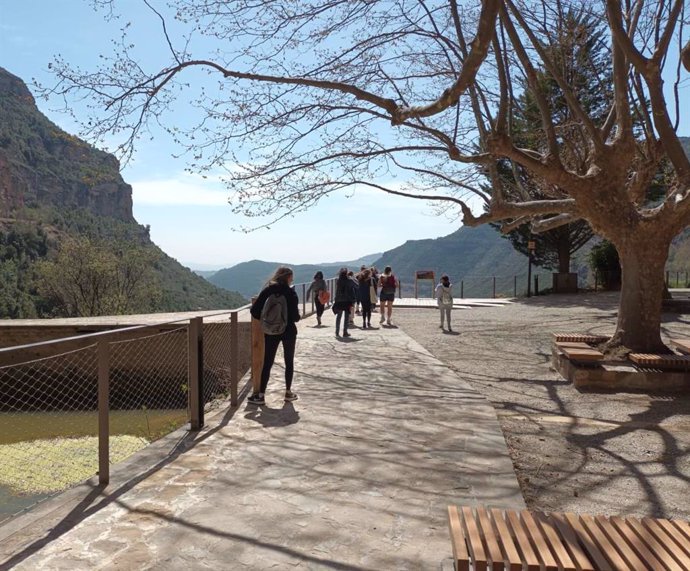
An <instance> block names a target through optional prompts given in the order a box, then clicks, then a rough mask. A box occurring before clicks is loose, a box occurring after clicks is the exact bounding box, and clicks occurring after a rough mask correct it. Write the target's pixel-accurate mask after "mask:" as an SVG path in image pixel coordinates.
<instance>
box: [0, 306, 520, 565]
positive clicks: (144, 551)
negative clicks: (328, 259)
mask: <svg viewBox="0 0 690 571" xmlns="http://www.w3.org/2000/svg"><path fill="white" fill-rule="evenodd" d="M374 317H375V318H377V317H378V314H374ZM333 321H334V318H333V314H332V313H330V312H327V313H326V314H325V319H324V322H325V323H326V324H327V326H324V327H320V328H319V327H316V324H315V319H314V318H313V317H312V318H309V319H306V320H304V321H303V322H301V323H300V328H299V329H300V331H299V340H298V345H297V357H296V373H295V384H294V386H293V390H295V391H296V392H298V393H299V395H300V399H299V400H297V401H296V402H294V403H285V402H283V400H282V389H283V387H282V379H281V377H282V367H281V366H276V367H275V368H274V372H273V376H272V379H271V383H270V384H269V388H268V393H267V406H265V407H252V406H248V405H246V404H245V403H244V401H243V402H242V403H241V404H240V407H239V409H238V410H237V411H236V412H234V415H233V414H232V411H228V412H226V413H225V416H224V415H223V414H219V415H218V416H216V417H215V418H213V419H210V420H209V422H208V424H207V426H206V428H205V431H204V432H202V433H201V434H200V435H198V436H197V437H196V439H195V440H194V441H190V442H189V443H188V446H187V449H186V450H184V451H183V453H181V454H179V455H177V456H176V457H174V458H173V459H171V460H170V459H169V460H166V461H160V462H159V463H158V464H155V465H154V464H152V463H149V465H148V466H147V465H146V462H145V461H144V460H141V459H139V460H138V462H137V461H134V462H130V463H129V464H128V465H127V466H126V467H127V469H128V472H129V473H128V474H127V478H129V479H130V480H131V481H130V482H125V481H122V480H121V479H122V475H121V474H122V467H120V468H119V470H115V471H114V472H115V473H116V474H117V473H119V474H120V476H118V477H116V478H115V480H117V478H120V480H121V481H115V482H114V483H111V485H110V486H109V487H108V488H107V489H106V490H105V491H103V492H101V491H99V490H97V489H95V490H92V491H91V494H90V495H89V497H82V498H76V497H74V496H75V495H76V492H75V491H72V492H71V494H72V497H73V500H74V501H75V503H76V500H77V499H79V503H78V505H75V506H72V507H69V509H68V507H67V506H66V505H65V502H64V501H63V505H62V507H61V508H60V509H61V510H62V512H61V511H60V509H55V510H53V512H52V513H53V520H54V519H55V514H58V513H61V514H64V515H61V516H60V517H61V518H62V520H61V521H60V522H55V521H52V522H50V518H49V517H48V516H50V513H51V509H52V508H48V507H46V506H44V507H43V508H42V510H43V511H44V512H46V513H47V515H46V518H47V520H48V521H49V524H46V523H45V522H44V523H42V522H41V520H40V519H39V518H38V517H37V516H36V515H33V516H32V515H31V513H29V514H27V515H26V516H23V517H24V518H29V519H27V521H30V522H31V525H30V527H25V528H22V525H21V521H22V519H21V518H19V519H16V520H15V521H13V522H12V524H11V527H8V528H6V530H5V533H4V535H3V528H2V527H0V569H9V568H16V569H27V570H28V569H30V570H41V569H69V570H79V569H128V570H129V569H166V570H169V569H186V570H187V569H207V568H208V569H310V570H316V569H342V570H388V569H395V570H398V569H400V570H403V569H404V570H407V569H409V570H412V569H420V570H422V569H423V570H427V569H450V568H452V564H451V563H450V560H451V547H450V540H449V535H448V530H447V523H446V507H447V505H448V504H451V503H471V504H483V505H488V506H495V507H503V508H514V509H516V508H523V507H524V503H523V500H522V496H521V494H520V489H519V487H518V483H517V480H516V478H515V474H514V472H513V467H512V464H511V460H510V458H509V456H508V452H507V449H506V445H505V441H504V438H503V435H502V433H501V429H500V427H499V424H498V421H497V419H496V414H495V412H494V409H493V408H492V407H491V406H490V405H489V403H488V402H487V401H486V399H485V398H484V397H483V396H482V395H480V394H477V393H476V392H474V391H473V390H472V389H471V388H470V387H469V386H468V385H467V384H466V383H465V382H464V381H463V380H462V379H461V378H460V377H458V375H457V374H456V373H454V372H453V371H451V370H450V369H449V368H448V367H446V366H445V365H444V364H443V363H441V362H440V361H439V360H437V359H436V358H435V357H433V356H432V355H431V354H430V353H429V352H428V351H426V350H425V349H424V348H422V346H421V345H419V344H418V343H416V342H415V341H413V340H412V339H411V338H410V337H409V336H407V335H406V334H405V333H403V332H402V330H400V329H397V328H387V327H381V328H379V329H373V330H360V329H354V330H352V337H351V338H350V339H349V340H345V341H339V340H336V339H335V337H334V331H333V327H332V323H333ZM377 327H378V325H377ZM278 364H279V365H280V364H281V363H280V356H279V361H278ZM230 417H231V418H230ZM153 446H154V447H155V446H156V445H155V444H154V445H153ZM164 448H165V446H162V447H161V450H163V449H164ZM151 453H152V452H151V451H149V455H150V454H151ZM143 457H144V456H142V458H143ZM152 465H153V468H152V467H151V466H152ZM69 494H70V492H68V493H67V496H69ZM67 496H66V497H67ZM66 510H67V511H66ZM31 518H33V519H31ZM46 525H49V527H48V528H46ZM42 526H43V531H40V530H41V529H42ZM7 530H10V531H11V533H10V532H9V531H7ZM30 530H33V532H32V531H30ZM37 530H38V531H37ZM32 534H33V535H32ZM3 562H4V563H3Z"/></svg>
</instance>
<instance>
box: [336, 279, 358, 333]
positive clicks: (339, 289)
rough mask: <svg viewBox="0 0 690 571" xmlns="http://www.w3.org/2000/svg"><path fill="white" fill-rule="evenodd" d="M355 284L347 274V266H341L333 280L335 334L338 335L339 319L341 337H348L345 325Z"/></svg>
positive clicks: (352, 303) (347, 321) (350, 308)
mask: <svg viewBox="0 0 690 571" xmlns="http://www.w3.org/2000/svg"><path fill="white" fill-rule="evenodd" d="M355 299H356V296H355V284H354V283H353V281H352V280H351V279H350V278H349V277H348V275H347V268H341V269H340V271H339V272H338V280H337V281H336V282H335V298H334V300H333V313H335V315H336V318H335V336H336V337H338V338H339V337H340V321H341V320H342V322H343V337H350V334H349V333H348V332H347V327H348V325H349V322H350V311H351V310H352V307H353V305H354V303H355Z"/></svg>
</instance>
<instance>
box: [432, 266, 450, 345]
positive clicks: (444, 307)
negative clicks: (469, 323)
mask: <svg viewBox="0 0 690 571" xmlns="http://www.w3.org/2000/svg"><path fill="white" fill-rule="evenodd" d="M436 299H437V301H438V308H439V310H440V311H441V329H443V318H444V317H445V318H446V321H447V322H448V331H450V332H451V333H452V332H453V329H452V328H451V326H450V310H451V309H453V284H451V283H450V278H449V277H448V276H447V275H446V274H443V275H442V276H441V281H440V282H439V284H438V285H437V286H436Z"/></svg>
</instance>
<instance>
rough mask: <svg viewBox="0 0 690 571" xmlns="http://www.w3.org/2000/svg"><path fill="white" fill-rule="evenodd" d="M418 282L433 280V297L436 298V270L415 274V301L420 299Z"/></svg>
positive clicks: (418, 271) (420, 271) (421, 271)
mask: <svg viewBox="0 0 690 571" xmlns="http://www.w3.org/2000/svg"><path fill="white" fill-rule="evenodd" d="M418 280H431V297H432V298H433V297H434V288H435V287H436V277H435V276H434V270H417V271H416V272H415V274H414V297H415V299H416V298H418V297H419V295H418V293H419V290H418V287H417V281H418Z"/></svg>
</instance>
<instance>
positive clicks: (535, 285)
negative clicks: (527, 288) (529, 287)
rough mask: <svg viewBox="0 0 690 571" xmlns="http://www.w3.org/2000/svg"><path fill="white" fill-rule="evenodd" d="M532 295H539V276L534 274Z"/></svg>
mask: <svg viewBox="0 0 690 571" xmlns="http://www.w3.org/2000/svg"><path fill="white" fill-rule="evenodd" d="M534 295H539V276H534Z"/></svg>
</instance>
